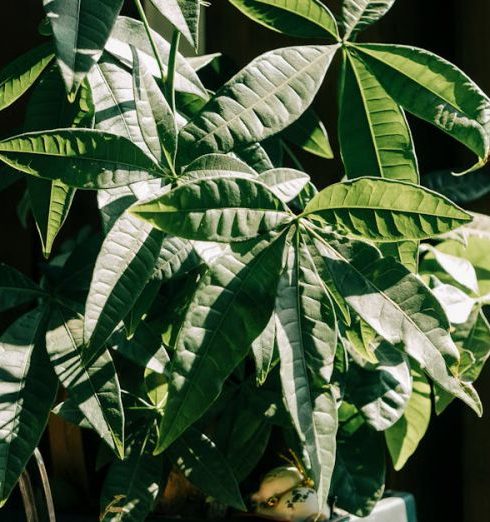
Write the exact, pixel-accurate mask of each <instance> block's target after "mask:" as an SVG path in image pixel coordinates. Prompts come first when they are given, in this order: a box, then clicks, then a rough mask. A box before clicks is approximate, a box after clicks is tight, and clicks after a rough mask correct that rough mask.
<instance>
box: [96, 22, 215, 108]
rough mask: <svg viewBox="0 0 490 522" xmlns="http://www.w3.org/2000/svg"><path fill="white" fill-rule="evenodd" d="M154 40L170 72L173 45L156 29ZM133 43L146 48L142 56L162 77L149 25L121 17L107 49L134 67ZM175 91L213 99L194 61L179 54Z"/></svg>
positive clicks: (156, 73) (150, 67) (165, 70)
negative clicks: (148, 30)
mask: <svg viewBox="0 0 490 522" xmlns="http://www.w3.org/2000/svg"><path fill="white" fill-rule="evenodd" d="M151 35H152V38H153V40H154V41H155V45H156V47H157V49H158V54H159V55H160V58H161V60H162V62H163V66H164V72H165V73H168V67H167V64H168V61H169V55H170V44H169V43H168V42H167V41H166V40H165V39H164V38H162V36H161V35H159V34H158V33H157V32H156V31H153V30H152V31H151ZM130 45H133V46H134V47H136V48H137V49H139V50H140V51H142V53H143V56H142V59H143V61H144V62H145V65H146V66H147V67H148V68H149V69H150V71H151V73H152V74H153V76H155V78H158V79H160V76H161V74H160V69H159V66H158V63H157V61H156V60H155V58H154V54H153V49H152V47H151V45H150V42H149V40H148V35H147V33H146V29H145V26H144V24H143V23H142V22H140V21H138V20H134V19H133V18H127V17H125V16H119V17H118V19H117V22H116V24H115V26H114V29H113V31H112V33H111V37H110V38H109V40H108V42H107V44H106V46H105V48H106V51H108V52H109V53H110V54H112V55H113V56H115V57H116V58H117V59H118V60H119V61H120V62H121V63H123V64H124V65H125V66H126V67H130V68H132V67H133V62H132V53H131V49H130V47H129V46H130ZM175 90H176V92H178V93H186V94H192V95H195V96H197V97H198V98H200V99H201V100H207V99H209V94H208V92H207V90H206V88H205V87H204V85H203V84H202V82H201V80H200V79H199V76H198V75H197V73H196V71H195V70H194V69H193V68H192V66H191V64H189V63H188V62H187V60H186V59H185V58H184V57H183V56H182V55H181V54H180V53H177V58H176V71H175Z"/></svg>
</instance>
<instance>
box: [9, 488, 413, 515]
mask: <svg viewBox="0 0 490 522" xmlns="http://www.w3.org/2000/svg"><path fill="white" fill-rule="evenodd" d="M3 517H5V518H3ZM56 520H57V522H97V519H96V518H95V517H89V516H84V515H71V514H59V515H57V517H56ZM204 520H205V519H201V520H187V519H177V518H162V517H159V516H152V517H150V518H149V519H148V522H204ZM263 520H266V519H261V518H256V517H253V516H252V515H249V516H240V517H235V518H232V519H230V520H225V519H223V521H222V522H258V521H263ZM356 520H357V521H362V522H417V514H416V511H415V500H414V498H413V496H412V495H410V494H408V493H397V492H388V493H387V496H386V498H384V499H383V500H381V501H380V502H379V503H378V505H377V506H376V508H375V509H374V511H373V512H372V513H371V515H369V517H366V518H359V517H352V516H342V515H340V516H337V517H336V518H333V519H332V520H331V522H354V521H356ZM24 521H25V516H24V514H23V513H22V512H21V511H17V510H8V511H3V512H2V522H24Z"/></svg>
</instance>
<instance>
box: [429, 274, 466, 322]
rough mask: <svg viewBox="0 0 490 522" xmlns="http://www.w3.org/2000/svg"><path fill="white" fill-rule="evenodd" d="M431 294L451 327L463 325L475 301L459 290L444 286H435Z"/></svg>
mask: <svg viewBox="0 0 490 522" xmlns="http://www.w3.org/2000/svg"><path fill="white" fill-rule="evenodd" d="M432 293H433V294H434V295H435V296H436V298H437V300H438V301H439V303H441V306H442V307H443V308H444V312H446V315H447V318H448V319H449V322H450V323H451V324H452V325H455V324H463V323H465V322H466V321H467V320H468V317H469V316H470V314H471V310H472V308H473V305H474V304H475V299H472V298H471V297H469V296H468V295H467V294H466V293H465V292H463V291H462V290H460V289H459V288H456V287H455V286H452V285H446V284H437V285H436V286H435V287H434V288H433V289H432Z"/></svg>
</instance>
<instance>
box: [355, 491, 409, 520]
mask: <svg viewBox="0 0 490 522" xmlns="http://www.w3.org/2000/svg"><path fill="white" fill-rule="evenodd" d="M350 520H351V521H353V520H359V521H362V522H408V518H407V510H406V507H405V502H404V501H403V499H401V498H398V497H391V498H384V499H383V500H381V501H380V502H379V503H378V505H377V506H376V508H375V509H374V511H373V512H372V513H371V515H370V516H369V517H366V518H358V517H351V519H350ZM349 522H350V521H349Z"/></svg>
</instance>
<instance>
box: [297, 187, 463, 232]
mask: <svg viewBox="0 0 490 522" xmlns="http://www.w3.org/2000/svg"><path fill="white" fill-rule="evenodd" d="M311 213H313V214H316V215H318V216H320V217H322V218H323V219H325V220H326V221H327V222H328V223H330V224H332V225H338V226H340V227H343V228H345V229H346V230H347V231H348V232H349V233H350V234H352V235H355V236H361V237H365V238H368V239H372V240H374V241H380V242H382V241H401V240H404V239H412V240H419V239H428V238H431V237H433V236H435V235H438V234H443V233H445V232H449V231H450V230H453V229H455V228H457V227H459V226H461V225H464V224H465V223H468V222H470V221H471V216H470V215H469V214H468V213H467V212H465V211H464V210H463V209H461V208H459V207H458V206H456V205H455V204H454V203H452V202H451V201H449V200H448V199H446V198H445V197H443V196H440V195H438V194H436V193H435V192H431V191H429V190H428V189H425V188H422V187H418V186H416V185H413V184H410V183H405V182H402V181H395V180H388V179H380V178H359V179H357V180H353V181H348V182H343V183H336V184H334V185H331V186H330V187H327V188H326V189H324V190H322V191H321V192H319V193H318V194H317V195H316V196H315V197H314V198H313V199H312V200H311V201H310V202H309V203H308V205H307V206H306V208H305V214H306V215H308V214H311Z"/></svg>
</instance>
